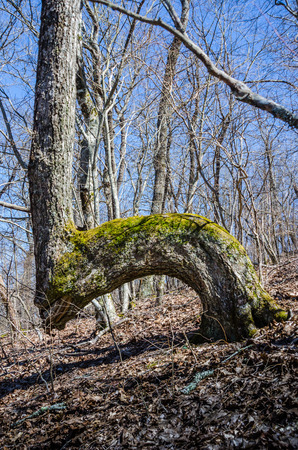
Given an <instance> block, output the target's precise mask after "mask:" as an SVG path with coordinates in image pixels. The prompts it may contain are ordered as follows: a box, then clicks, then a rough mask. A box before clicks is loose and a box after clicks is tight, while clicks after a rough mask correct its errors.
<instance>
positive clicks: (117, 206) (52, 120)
mask: <svg viewBox="0 0 298 450" xmlns="http://www.w3.org/2000/svg"><path fill="white" fill-rule="evenodd" d="M42 3H43V15H42V16H41V15H40V14H41V12H40V4H39V2H36V1H34V0H27V1H20V2H13V1H0V13H1V19H0V21H1V23H0V25H1V29H2V30H3V32H2V34H1V36H0V61H1V66H0V67H1V71H2V76H1V85H0V131H1V135H0V153H1V164H0V176H1V182H0V184H1V186H0V206H1V217H0V224H1V230H0V232H1V246H2V247H1V248H2V255H3V256H2V260H1V268H2V277H3V280H4V285H5V286H6V289H7V296H6V297H7V298H6V300H5V302H4V306H3V308H4V309H5V305H8V304H10V305H11V304H13V305H15V306H14V308H11V307H10V308H6V311H5V310H4V309H3V314H2V315H6V316H8V315H9V314H10V315H13V313H12V311H13V310H15V311H16V314H15V315H16V317H10V321H11V322H13V323H15V326H18V322H22V323H25V322H26V323H28V324H30V325H32V323H34V322H35V321H36V320H37V319H36V317H35V315H36V310H35V309H34V307H33V305H32V300H33V294H34V276H35V268H34V262H33V252H34V251H35V257H36V261H37V266H36V269H37V298H36V302H37V303H38V302H39V303H38V304H39V305H43V304H44V299H45V298H46V296H45V294H50V291H49V282H50V281H51V282H53V283H54V284H55V279H54V278H53V277H54V274H55V269H56V268H57V261H60V262H61V257H62V258H63V256H62V255H63V254H64V255H65V254H71V253H72V251H73V249H72V247H71V246H72V241H71V239H72V233H73V232H72V231H71V230H72V227H73V224H74V226H75V228H76V230H79V231H78V232H79V233H83V234H84V233H87V234H88V232H89V231H88V230H93V229H96V227H98V226H100V224H102V223H104V222H106V221H111V220H114V219H118V220H120V219H121V218H127V217H130V216H141V215H146V214H150V213H152V214H166V213H170V214H173V213H175V214H178V216H179V215H180V214H182V213H186V214H200V215H202V216H206V217H208V219H210V220H211V221H212V222H215V223H218V224H219V225H220V226H223V227H224V228H225V229H226V230H228V232H229V233H231V235H233V236H235V237H236V239H237V240H238V241H239V242H240V244H242V245H243V246H244V247H245V248H246V249H247V251H248V254H249V256H250V257H251V259H252V261H253V263H254V264H255V267H256V268H257V269H261V268H262V265H264V264H277V263H278V262H279V261H280V258H281V257H284V255H289V254H291V255H293V254H295V252H297V210H295V205H296V204H297V198H298V187H297V186H298V181H297V173H296V172H297V171H296V169H295V168H296V166H297V139H296V138H297V131H296V129H297V120H298V119H297V109H295V108H296V105H297V74H296V72H295V67H296V66H297V52H298V50H297V38H296V37H297V14H296V12H295V11H296V9H295V2H292V3H293V4H291V2H286V3H283V2H274V1H269V0H268V1H265V2H264V1H262V2H260V1H258V0H256V1H255V2H250V1H243V2H234V1H229V0H227V1H220V2H215V1H207V2H200V1H195V2H192V3H191V2H188V1H187V0H181V1H173V2H169V1H167V0H163V1H157V2H150V1H145V0H142V1H139V2H134V3H133V7H134V9H133V10H132V2H127V4H126V3H125V2H124V3H121V5H120V3H119V4H111V3H109V2H107V1H104V0H101V1H90V2H89V1H83V2H82V4H81V3H80V2H79V1H78V0H75V1H74V2H70V1H67V0H64V1H62V0H59V1H57V2H51V1H50V0H46V1H43V2H42ZM39 38H40V39H39ZM38 40H39V62H38V64H37V59H38ZM54 49H56V50H55V51H56V53H57V55H58V57H57V58H56V59H55V51H54ZM57 55H56V56H57ZM49 68H50V69H49ZM36 75H37V84H36V86H35V76H36ZM34 86H35V87H34ZM34 98H35V117H33V116H34ZM33 121H34V127H33V125H32V124H33ZM32 129H33V130H34V131H33V133H32ZM32 138H33V139H32ZM32 142H33V145H32V153H31V159H30V161H29V151H30V148H31V144H32ZM28 166H29V178H28ZM28 179H29V180H30V195H31V212H32V214H29V213H28V211H29V210H30V200H29V188H28ZM178 216H177V217H178ZM159 217H162V216H159ZM169 217H170V216H169ZM179 217H180V216H179ZM204 220H205V219H204ZM32 224H33V228H32ZM69 224H71V226H70V225H69ZM100 229H102V228H100ZM32 233H33V234H32ZM33 236H34V239H33ZM231 239H233V238H231ZM138 245H139V244H138ZM241 248H242V247H241ZM183 249H184V247H183ZM84 251H85V250H84ZM160 251H162V249H160ZM183 251H184V250H183ZM88 252H89V249H88V246H87V253H88ZM83 254H84V253H83ZM240 254H241V251H240ZM218 255H220V253H218ZM76 256H79V258H80V257H81V255H76ZM238 256H239V255H238V253H237V256H236V259H238ZM84 257H85V256H83V258H84ZM218 258H220V256H218ZM235 265H237V263H235ZM233 270H234V268H233V269H232V271H233ZM235 270H236V269H235ZM169 272H170V271H169V270H162V271H161V270H160V269H158V270H157V271H152V272H150V273H163V274H164V275H175V273H174V272H175V270H173V271H171V273H169ZM172 272H173V273H172ZM236 272H237V270H236ZM177 273H178V272H177ZM222 273H224V269H222ZM260 273H261V272H260ZM77 275H78V274H77ZM143 275H149V272H148V273H146V271H145V272H141V271H140V272H139V277H142V276H143ZM71 276H72V275H71ZM176 276H177V274H176ZM206 276H207V275H206ZM233 276H234V275H233ZM245 276H247V274H246V275H245ZM183 277H184V275H183V276H182V277H181V275H180V278H182V279H183ZM135 278H137V277H134V279H135ZM178 278H179V276H178ZM184 278H185V277H184ZM253 278H254V276H253ZM254 279H255V278H254ZM122 281H125V282H126V283H125V284H124V285H123V286H122V288H121V289H120V290H119V292H118V293H117V294H115V293H114V294H113V298H112V297H105V298H104V304H105V305H107V303H109V305H110V307H111V308H113V307H114V311H116V310H117V311H118V313H119V309H122V311H123V312H125V311H127V309H128V308H129V304H130V302H131V299H132V297H133V296H134V295H135V291H136V286H139V285H138V284H137V282H136V283H135V284H134V283H132V278H130V279H129V277H126V278H125V277H124V278H123V280H122ZM184 281H185V279H184ZM245 281H246V282H247V278H245ZM128 282H130V284H128ZM218 283H219V284H220V282H219V281H218ZM116 284H117V287H118V286H120V285H121V284H122V283H120V282H119V283H116ZM153 284H154V285H155V286H154V287H153V291H154V293H155V294H156V295H157V297H158V298H162V293H163V289H164V286H165V278H164V277H162V278H160V279H159V278H158V279H154V280H153ZM190 284H191V283H190ZM115 287H116V285H115ZM255 289H257V290H259V289H261V288H259V287H257V288H256V285H254V288H253V291H254V290H255ZM198 290H199V289H197V291H198ZM203 291H204V290H203ZM254 292H255V291H254ZM258 292H260V291H258ZM107 293H108V291H107V290H103V291H102V292H100V291H99V292H98V295H99V294H100V295H102V294H105V296H106V295H107ZM39 297H42V299H39ZM62 297H63V296H62ZM62 297H58V298H59V299H60V298H62ZM260 297H262V296H260ZM67 298H68V300H67V302H68V303H69V302H70V301H74V299H73V298H72V297H67ZM90 300H91V297H90ZM48 301H49V302H50V303H51V301H52V300H51V299H50V298H48ZM115 301H116V303H117V302H118V304H116V306H115V305H114V306H111V305H113V304H115ZM268 301H269V300H268ZM270 301H271V300H270ZM270 301H269V303H270ZM79 303H80V302H79ZM207 303H208V302H207ZM207 303H206V304H207ZM49 306H50V305H49V304H48V305H47V307H49ZM74 306H81V303H80V304H76V302H74ZM100 308H101V312H102V306H101V305H99V310H100ZM217 308H218V307H217ZM268 308H269V309H270V307H268ZM274 308H275V307H274ZM218 309H219V308H218ZM265 309H266V308H265ZM9 311H10V312H9ZM117 311H116V313H117ZM246 313H247V314H248V312H247V311H246ZM248 315H249V314H248ZM273 315H274V314H273ZM273 315H272V314H271V313H270V314H269V313H268V314H267V318H268V321H270V320H272V318H273ZM112 316H113V314H112V313H111V317H112ZM257 322H258V320H257ZM259 322H260V323H261V322H262V320H260V321H259ZM265 322H266V321H265ZM246 325H247V324H246ZM247 326H248V325H247ZM248 328H249V327H248ZM213 331H214V330H213ZM240 335H241V333H239V334H237V336H240Z"/></svg>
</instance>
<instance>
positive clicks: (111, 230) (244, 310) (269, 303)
mask: <svg viewBox="0 0 298 450" xmlns="http://www.w3.org/2000/svg"><path fill="white" fill-rule="evenodd" d="M65 231H66V233H65V234H66V236H67V246H68V249H69V251H68V252H67V253H65V254H64V255H63V256H62V257H61V258H60V260H59V261H58V262H57V264H56V266H55V269H54V272H53V276H52V279H51V281H50V285H49V289H48V292H47V297H46V300H45V301H44V303H43V305H40V307H41V309H42V316H43V318H44V320H45V324H46V326H47V327H54V328H58V329H59V328H63V327H64V325H65V323H66V322H67V321H68V320H70V319H72V318H73V317H75V316H76V314H77V312H78V311H79V310H80V309H81V308H83V307H84V306H85V305H87V304H88V303H89V302H90V301H91V300H92V299H94V298H96V297H97V296H100V295H104V294H106V293H109V292H111V291H112V290H114V289H116V288H117V287H119V286H121V285H122V284H123V283H126V282H129V281H132V280H134V279H136V278H141V277H144V276H146V275H162V274H165V275H169V276H173V277H176V278H179V279H180V280H182V281H183V282H185V283H186V284H188V285H189V286H191V287H192V288H193V289H194V290H195V291H196V292H197V293H198V295H199V296H200V299H201V301H202V305H203V311H204V314H203V316H202V322H201V327H200V330H199V331H198V333H197V336H203V337H206V338H213V339H221V338H224V339H227V340H238V339H241V338H244V337H248V336H252V335H253V334H254V333H255V332H256V329H257V328H258V327H261V326H264V325H267V324H269V323H270V322H272V321H273V320H278V321H280V320H285V319H286V318H287V312H286V311H283V310H282V309H281V308H280V307H279V306H278V305H277V304H276V303H275V302H274V300H273V299H272V298H271V297H270V296H269V295H268V294H267V293H266V292H265V291H264V290H263V288H262V287H261V285H260V283H259V280H258V277H257V275H256V273H255V271H254V268H253V265H252V263H251V262H250V260H249V258H248V256H247V254H246V251H245V249H244V248H243V247H242V245H241V244H240V243H239V242H238V241H237V240H236V239H235V238H234V237H233V236H231V235H230V234H229V233H228V232H227V231H226V230H225V229H224V228H222V227H220V226H219V225H217V224H215V223H214V222H212V221H210V220H208V219H206V218H204V217H201V216H198V215H193V214H156V215H151V216H140V217H131V218H128V219H116V220H113V221H110V222H107V223H104V224H102V225H101V226H99V227H97V228H94V229H92V230H88V231H78V230H76V229H75V227H74V226H73V225H72V224H71V223H70V224H68V226H67V228H66V230H65Z"/></svg>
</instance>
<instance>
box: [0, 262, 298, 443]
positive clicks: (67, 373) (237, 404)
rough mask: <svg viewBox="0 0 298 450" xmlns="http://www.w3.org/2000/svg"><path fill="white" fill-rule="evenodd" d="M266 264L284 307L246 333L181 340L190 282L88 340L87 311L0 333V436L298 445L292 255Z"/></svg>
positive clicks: (190, 303) (193, 324)
mask: <svg viewBox="0 0 298 450" xmlns="http://www.w3.org/2000/svg"><path fill="white" fill-rule="evenodd" d="M285 268H286V272H284V270H285ZM271 269H272V268H271ZM269 272H270V270H269V271H267V274H266V277H267V278H265V281H266V280H267V281H266V283H267V289H269V290H271V292H272V293H273V294H275V295H276V296H277V297H278V299H279V302H280V303H281V304H282V306H284V307H285V308H287V309H289V308H290V309H291V310H292V312H293V316H292V318H291V320H290V321H288V322H286V323H284V324H275V325H273V326H272V327H271V328H270V329H269V328H267V329H263V330H261V331H260V332H259V333H258V335H257V336H256V337H255V338H254V339H251V340H247V341H245V342H239V343H233V344H227V343H226V342H224V341H220V342H217V343H215V344H208V343H207V344H203V345H201V346H198V347H193V346H191V345H189V342H188V339H187V333H188V332H190V331H191V330H193V329H195V328H197V327H198V321H199V315H198V311H199V307H200V302H199V299H198V297H197V296H196V294H195V293H194V292H193V291H190V290H185V291H183V292H173V293H170V294H168V295H166V296H165V300H164V304H163V305H162V306H158V307H157V306H154V301H152V300H150V299H146V300H144V301H143V302H140V303H138V304H137V305H136V306H135V307H134V308H133V309H132V310H131V311H130V312H129V314H128V317H127V319H128V320H127V321H123V322H122V323H121V324H120V325H118V326H117V327H115V328H114V330H113V334H111V333H107V334H105V335H104V336H102V337H101V339H100V340H99V341H98V342H97V343H96V344H91V343H88V339H90V336H91V334H92V332H93V330H94V320H93V319H91V318H81V319H79V320H77V321H72V322H70V323H69V324H68V325H67V328H66V329H65V330H64V331H61V332H57V333H56V334H55V335H54V336H51V337H49V336H44V337H43V340H42V341H40V340H39V338H38V336H37V334H36V333H35V332H32V333H28V334H27V335H26V337H17V340H16V342H15V343H13V344H12V343H11V342H10V340H9V337H8V336H7V337H3V338H1V340H0V345H1V372H0V398H1V400H0V423H1V424H2V425H1V428H0V448H2V449H12V448H15V449H30V450H33V449H36V450H37V449H62V448H63V449H72V448H80V449H119V450H120V449H143V448H144V449H197V448H200V449H230V448H258V449H267V448H270V449H272V448H276V449H281V448H287V449H289V448H293V449H294V448H298V439H297V423H298V422H297V411H298V409H297V399H295V397H294V394H295V392H296V393H297V391H298V389H297V387H298V386H297V378H296V377H295V367H296V366H297V343H298V320H297V298H298V292H297V291H298V289H297V276H298V274H297V259H296V260H295V259H294V258H293V259H292V260H291V261H288V264H286V265H284V266H281V267H279V268H277V267H276V268H274V270H273V271H271V273H269ZM273 275H274V277H275V278H274V277H273ZM270 276H271V278H270ZM289 279H290V280H289ZM276 280H278V281H277V284H275V281H276ZM283 281H284V285H283ZM286 283H287V285H286ZM289 283H291V288H289ZM295 283H296V284H295ZM295 289H297V290H296V291H295ZM82 344H83V345H82ZM200 378H201V380H199V379H200ZM191 383H192V384H191Z"/></svg>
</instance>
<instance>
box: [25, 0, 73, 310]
mask: <svg viewBox="0 0 298 450" xmlns="http://www.w3.org/2000/svg"><path fill="white" fill-rule="evenodd" d="M80 3H81V2H80V0H44V1H43V2H42V12H41V29H40V38H39V56H38V66H37V80H36V93H35V110H34V127H33V140H32V148H31V154H30V161H29V168H28V177H29V190H30V200H31V212H32V223H33V234H34V244H35V247H34V251H35V260H36V286H37V289H36V299H35V301H36V303H37V304H39V303H40V304H43V303H46V302H47V301H46V296H45V294H46V292H47V290H48V283H49V280H50V278H51V274H52V272H53V269H54V266H55V262H56V261H57V259H58V258H59V256H61V254H63V253H64V252H65V251H66V245H67V244H66V241H65V240H64V239H63V230H64V227H65V224H66V223H67V222H68V221H69V220H72V191H71V171H72V155H73V143H74V132H75V99H76V89H75V86H76V79H75V76H76V59H77V41H78V26H79V20H80Z"/></svg>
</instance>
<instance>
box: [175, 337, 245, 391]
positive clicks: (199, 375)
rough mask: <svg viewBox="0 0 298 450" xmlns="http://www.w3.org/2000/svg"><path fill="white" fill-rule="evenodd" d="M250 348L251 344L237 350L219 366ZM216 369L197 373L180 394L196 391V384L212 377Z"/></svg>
mask: <svg viewBox="0 0 298 450" xmlns="http://www.w3.org/2000/svg"><path fill="white" fill-rule="evenodd" d="M251 347H253V344H250V345H247V346H246V347H242V348H239V350H237V351H236V352H234V353H233V354H232V355H230V356H228V357H227V358H225V359H224V360H223V361H222V363H221V364H225V363H226V362H227V361H229V359H231V358H233V357H234V356H236V355H238V353H240V352H242V351H244V350H246V349H248V348H251ZM218 369H219V367H216V369H211V370H203V371H202V372H197V373H196V374H195V376H194V379H193V381H192V382H191V383H190V384H189V385H187V386H186V387H185V388H183V389H181V392H182V393H183V394H189V393H190V392H192V391H194V390H195V389H196V387H197V386H198V384H199V383H200V381H202V380H204V378H207V377H209V376H210V375H213V374H214V372H215V371H216V370H218Z"/></svg>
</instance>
